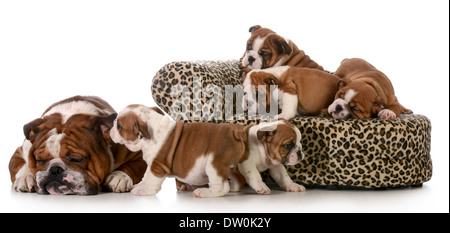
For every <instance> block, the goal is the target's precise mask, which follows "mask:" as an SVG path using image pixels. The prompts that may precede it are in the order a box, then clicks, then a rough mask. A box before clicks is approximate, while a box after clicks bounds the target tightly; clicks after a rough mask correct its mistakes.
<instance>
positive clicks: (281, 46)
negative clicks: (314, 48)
mask: <svg viewBox="0 0 450 233" xmlns="http://www.w3.org/2000/svg"><path fill="white" fill-rule="evenodd" d="M273 43H274V44H275V45H276V46H277V50H278V51H277V52H278V54H287V55H289V54H291V52H292V48H291V47H290V46H289V44H288V43H287V42H286V40H285V39H284V38H282V37H277V38H275V39H274V40H273Z"/></svg>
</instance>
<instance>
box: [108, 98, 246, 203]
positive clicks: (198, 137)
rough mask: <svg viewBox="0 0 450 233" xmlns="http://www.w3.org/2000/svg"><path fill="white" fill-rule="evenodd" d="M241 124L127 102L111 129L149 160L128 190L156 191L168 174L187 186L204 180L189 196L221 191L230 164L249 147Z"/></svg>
mask: <svg viewBox="0 0 450 233" xmlns="http://www.w3.org/2000/svg"><path fill="white" fill-rule="evenodd" d="M247 128H249V127H247ZM246 130H247V131H248V129H245V128H244V127H243V126H237V125H233V124H214V123H183V122H182V121H174V120H173V119H172V118H171V117H170V116H167V115H164V113H163V112H161V111H160V110H159V109H158V108H155V107H153V108H149V107H146V106H143V105H130V106H128V107H126V108H124V109H123V110H122V111H120V113H119V115H118V116H117V119H116V121H114V126H113V128H112V129H111V133H110V135H111V138H112V140H113V141H115V142H116V143H121V144H124V145H125V146H127V147H128V148H129V149H130V150H131V151H139V150H142V151H143V158H144V160H145V161H146V162H147V164H148V167H147V171H146V173H145V175H144V178H143V179H142V181H141V182H140V183H139V184H137V185H136V186H135V187H134V188H133V190H131V193H132V194H134V195H138V196H143V195H155V194H157V193H158V192H159V191H160V189H161V185H162V183H163V181H164V179H165V178H166V177H168V176H169V177H175V178H176V179H177V180H178V181H181V182H183V183H185V184H188V185H191V186H201V185H205V184H208V183H209V188H197V189H195V190H194V192H193V195H194V197H221V196H224V195H225V194H227V193H228V192H229V190H230V186H229V183H228V173H229V170H230V168H231V167H232V166H233V165H236V164H237V163H238V162H240V161H241V160H242V159H244V157H245V156H246V154H247V153H248V152H247V151H248V149H247V144H246V141H247V133H246ZM180 186H181V185H180Z"/></svg>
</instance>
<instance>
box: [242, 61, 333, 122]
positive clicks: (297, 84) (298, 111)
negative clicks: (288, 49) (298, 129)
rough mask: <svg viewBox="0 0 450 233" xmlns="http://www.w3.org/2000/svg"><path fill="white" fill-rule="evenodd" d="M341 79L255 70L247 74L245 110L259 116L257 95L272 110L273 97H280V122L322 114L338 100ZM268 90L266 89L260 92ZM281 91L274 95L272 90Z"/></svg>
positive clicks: (284, 69)
mask: <svg viewBox="0 0 450 233" xmlns="http://www.w3.org/2000/svg"><path fill="white" fill-rule="evenodd" d="M338 80H339V78H338V77H337V76H335V75H333V74H330V73H328V72H325V71H322V70H318V69H311V68H302V67H290V66H279V67H272V68H268V69H264V70H260V69H255V70H252V71H251V72H249V73H248V74H247V77H246V78H245V80H244V83H243V89H244V97H243V101H242V103H243V106H242V107H243V109H244V110H250V111H253V112H256V110H257V106H258V104H256V103H257V102H256V96H257V94H256V93H260V94H265V96H266V100H265V101H263V102H262V103H263V106H264V107H265V108H266V109H270V104H271V102H272V101H274V98H273V97H275V96H276V97H278V106H279V108H281V109H282V111H281V114H279V115H278V117H279V118H284V119H287V120H289V119H291V118H293V117H295V116H296V115H303V116H305V115H309V116H311V115H312V116H315V115H319V114H321V111H322V109H324V108H327V107H328V106H329V105H330V104H331V103H332V102H333V100H334V96H335V94H336V92H337V90H338V85H337V83H338ZM261 85H262V86H264V88H260V87H261ZM271 85H276V86H277V87H278V88H277V89H275V90H274V91H273V93H271V91H270V86H271Z"/></svg>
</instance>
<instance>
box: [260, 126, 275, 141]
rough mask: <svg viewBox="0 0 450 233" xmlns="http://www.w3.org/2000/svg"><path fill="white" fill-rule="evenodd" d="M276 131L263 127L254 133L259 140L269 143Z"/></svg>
mask: <svg viewBox="0 0 450 233" xmlns="http://www.w3.org/2000/svg"><path fill="white" fill-rule="evenodd" d="M276 133H277V130H270V129H269V128H267V127H265V128H262V129H260V130H258V132H256V135H257V136H258V139H259V140H260V141H262V142H267V143H270V142H271V141H272V139H273V136H274V135H275V134H276Z"/></svg>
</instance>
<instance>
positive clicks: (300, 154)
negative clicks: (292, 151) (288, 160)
mask: <svg viewBox="0 0 450 233" xmlns="http://www.w3.org/2000/svg"><path fill="white" fill-rule="evenodd" d="M297 156H298V160H299V161H300V160H303V159H304V158H305V154H304V153H303V151H302V150H301V149H300V150H298V151H297Z"/></svg>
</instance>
